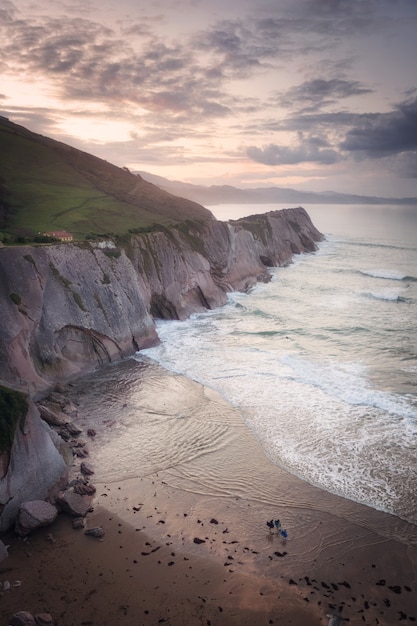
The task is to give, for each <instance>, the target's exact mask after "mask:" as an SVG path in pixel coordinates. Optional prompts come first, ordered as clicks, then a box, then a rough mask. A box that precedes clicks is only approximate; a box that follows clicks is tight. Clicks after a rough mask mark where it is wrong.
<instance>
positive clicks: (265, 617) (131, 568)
mask: <svg viewBox="0 0 417 626" xmlns="http://www.w3.org/2000/svg"><path fill="white" fill-rule="evenodd" d="M122 367H123V368H125V370H126V372H127V373H128V374H129V376H130V379H129V380H131V381H132V382H131V384H130V386H129V387H128V389H127V391H126V392H125V393H124V394H123V399H124V401H123V403H122V402H121V401H120V398H116V400H115V405H114V406H116V407H117V406H118V404H117V403H119V404H120V415H116V414H115V416H114V417H115V419H114V420H113V421H109V418H108V413H107V414H105V415H104V414H103V415H100V411H99V410H97V413H96V414H94V413H93V412H92V411H91V407H90V408H89V406H87V405H84V404H83V393H84V391H85V389H86V388H87V387H91V385H92V382H91V380H88V379H87V380H85V381H82V382H81V383H80V384H79V385H78V384H77V385H75V386H73V387H71V394H72V399H73V400H78V404H79V418H78V420H77V421H78V423H79V424H80V425H81V427H82V428H84V429H86V428H87V427H94V428H95V430H96V431H97V437H96V438H95V439H94V441H92V442H91V445H90V458H89V463H90V464H91V465H93V466H94V467H95V470H96V474H95V475H94V476H93V477H92V482H93V483H94V485H95V486H96V488H97V493H96V497H95V499H94V511H93V512H92V513H91V514H89V515H88V516H87V520H86V527H88V528H92V527H95V526H102V527H103V529H104V530H105V536H104V537H103V539H102V540H99V539H96V538H94V537H90V536H86V535H85V534H84V532H83V531H82V530H74V529H73V528H72V527H71V521H70V519H69V518H68V517H67V516H65V515H61V516H59V518H58V521H57V522H56V523H55V524H54V526H52V527H50V528H45V529H41V530H39V531H37V532H36V533H34V534H33V535H31V536H30V537H29V538H28V539H27V540H26V541H22V540H19V539H17V538H16V537H15V536H14V535H13V533H11V532H10V533H8V534H7V535H6V536H5V537H3V541H4V542H5V543H6V544H9V545H10V548H9V557H8V559H6V560H5V561H3V562H2V563H1V564H0V581H1V582H4V581H5V580H8V581H9V582H10V585H11V588H10V590H9V591H5V592H3V593H2V595H1V597H0V618H1V623H2V624H6V625H7V624H8V618H9V617H10V616H11V615H12V614H13V613H15V612H16V611H18V610H27V611H30V612H32V613H33V614H36V613H44V612H48V613H50V614H51V615H52V616H53V618H54V619H55V623H56V625H58V626H83V625H85V626H87V625H94V626H100V625H103V626H104V625H115V624H126V625H132V626H139V625H141V624H143V625H153V624H168V625H172V626H184V625H197V624H205V625H209V624H211V625H219V626H222V625H234V624H236V625H243V626H245V625H249V624H251V625H253V624H256V625H258V624H259V625H261V624H281V625H286V624H288V625H290V624H292V625H294V626H316V625H317V626H318V625H321V624H328V622H329V619H330V617H329V616H331V615H337V616H339V617H340V618H342V619H343V620H345V621H346V623H349V624H351V625H352V626H354V625H359V624H380V625H383V626H391V625H393V624H398V623H401V624H411V623H415V622H416V621H417V600H416V597H417V595H416V592H417V533H416V528H415V527H414V526H412V525H409V524H407V523H406V522H402V521H401V520H399V519H398V518H395V517H393V516H390V515H388V514H385V513H382V512H378V511H375V510H373V509H370V508H368V507H365V506H362V505H359V504H355V503H353V502H350V501H347V500H345V499H343V498H339V497H337V496H333V495H331V494H328V493H326V492H324V491H322V490H319V489H317V488H315V487H313V486H311V485H308V484H306V483H305V482H303V481H301V480H299V479H297V478H296V477H294V476H292V475H290V474H288V473H287V472H285V471H283V470H281V469H280V468H278V467H277V466H276V465H274V464H273V463H272V462H270V461H269V459H268V458H267V457H266V456H265V454H264V452H263V451H262V450H261V448H260V446H259V444H258V442H257V441H256V440H255V439H254V437H253V436H252V434H251V433H250V432H249V431H248V429H247V428H246V427H245V425H244V424H243V421H242V419H241V416H240V415H239V413H238V412H237V411H235V409H233V408H232V407H230V406H229V405H228V404H227V403H226V402H225V401H224V400H223V399H222V398H221V397H220V396H218V395H217V394H216V393H214V392H212V391H210V390H208V389H205V388H203V387H202V386H201V385H198V384H197V383H194V382H191V381H189V380H188V379H185V378H183V377H181V376H176V375H173V374H170V373H168V372H165V371H164V370H162V369H161V368H158V367H150V368H145V369H144V370H143V371H142V372H141V373H140V374H139V376H138V374H137V373H135V372H136V370H134V368H135V364H134V362H133V361H132V362H130V363H129V362H126V364H124V365H123V366H122ZM111 374H112V372H111V370H109V376H111ZM135 377H136V381H135ZM139 379H140V380H139ZM94 384H96V386H97V389H99V388H100V385H105V384H106V381H104V382H103V380H102V379H101V380H100V381H98V382H95V383H94ZM113 408H114V407H113ZM129 411H130V412H131V414H132V415H133V414H134V413H135V412H136V413H138V412H140V414H141V416H142V418H143V421H142V422H140V424H139V425H138V427H140V428H141V429H142V430H143V441H142V444H143V446H142V448H143V449H141V452H140V454H141V455H142V456H140V455H139V453H138V452H137V451H136V452H135V449H134V447H133V448H132V449H130V448H129V443H128V442H129V437H130V438H132V437H133V436H134V437H137V433H136V431H134V430H133V431H132V428H129V419H130V418H128V415H129ZM126 416H127V417H126ZM119 418H120V419H119ZM100 420H101V421H100ZM208 423H210V424H211V426H210V429H211V430H210V433H209V434H208V433H207V432H206V431H205V430H204V429H205V428H206V426H205V425H206V424H208ZM146 424H149V425H150V424H151V426H146ZM149 428H152V433H151V431H150V430H149ZM151 439H152V441H151ZM207 441H208V442H209V443H208V444H207ZM123 450H125V451H126V454H125V456H123V455H121V451H123ZM164 450H165V453H164ZM138 456H139V458H138ZM134 457H136V462H137V463H136V465H135V463H134V460H133V459H134ZM124 464H126V467H125V468H124V469H123V465H124ZM112 467H113V468H114V470H112ZM78 468H79V459H78V461H76V462H75V463H74V473H75V474H77V471H78ZM276 518H279V519H280V520H281V521H282V524H283V527H285V529H286V530H287V532H288V539H287V540H285V539H284V538H283V537H282V536H280V535H279V534H277V533H276V532H275V531H274V532H270V531H269V530H268V527H267V525H266V521H267V520H270V519H276ZM18 581H19V582H18ZM341 623H344V621H342V622H341Z"/></svg>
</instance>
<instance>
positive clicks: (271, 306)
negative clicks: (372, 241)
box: [143, 241, 417, 522]
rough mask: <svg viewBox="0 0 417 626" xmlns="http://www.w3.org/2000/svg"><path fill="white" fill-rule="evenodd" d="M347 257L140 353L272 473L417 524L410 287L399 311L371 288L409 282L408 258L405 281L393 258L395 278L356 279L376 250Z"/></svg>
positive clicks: (296, 272) (291, 273)
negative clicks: (226, 405)
mask: <svg viewBox="0 0 417 626" xmlns="http://www.w3.org/2000/svg"><path fill="white" fill-rule="evenodd" d="M356 250H357V252H355V254H352V246H350V247H349V246H347V247H344V246H343V242H341V241H333V242H326V243H325V244H324V248H323V251H321V250H320V251H319V253H317V254H315V255H310V256H308V255H304V256H302V257H299V258H298V260H297V263H295V264H293V265H292V266H290V267H288V268H278V269H276V270H273V280H272V281H271V283H269V284H267V285H264V284H262V285H259V286H258V287H257V288H255V289H254V290H253V291H252V292H251V293H249V294H230V295H229V302H228V304H227V305H226V306H225V307H223V308H222V309H219V310H215V311H210V312H207V313H204V314H201V315H195V316H193V318H192V319H190V320H187V321H184V322H160V323H159V324H158V332H159V335H160V337H161V340H162V343H161V344H160V345H159V346H157V347H155V348H152V349H150V350H146V351H144V352H143V353H144V354H146V355H147V356H149V357H151V358H153V359H156V360H157V361H158V362H159V363H161V364H162V365H163V366H165V367H167V368H168V369H170V370H172V371H175V372H179V373H182V374H185V375H186V376H188V377H190V378H193V379H194V380H197V381H198V382H201V383H203V384H205V385H207V386H209V387H212V388H214V389H216V390H217V391H219V392H220V393H221V394H222V395H223V396H224V397H225V398H226V399H227V400H228V401H229V402H230V403H232V404H233V405H234V406H236V407H238V408H239V409H240V411H241V413H242V416H243V419H244V420H245V422H246V424H247V425H248V427H249V428H250V429H251V431H252V432H253V434H254V435H255V437H256V438H257V440H258V441H259V442H260V444H261V446H262V447H263V449H264V450H265V453H266V454H267V455H268V456H269V457H270V458H271V460H272V461H273V462H274V463H277V464H279V465H281V466H283V467H285V468H286V469H288V470H289V471H291V472H293V473H295V474H297V475H298V476H300V477H302V478H304V479H305V480H307V481H309V482H311V483H313V484H316V485H317V486H320V487H322V488H324V489H327V490H329V491H332V492H335V493H338V494H340V495H343V496H345V497H348V498H351V499H353V500H357V501H359V502H363V503H366V504H369V505H371V506H374V507H375V508H383V509H384V510H387V511H391V512H393V513H396V512H398V514H400V515H401V516H403V517H405V518H407V519H411V520H414V521H416V522H417V519H416V510H417V507H416V496H415V494H416V493H417V475H416V473H415V472H413V471H411V469H410V468H413V467H416V466H417V450H416V445H415V444H416V440H417V401H416V394H415V390H416V385H417V379H416V377H415V374H416V371H417V370H416V368H417V365H416V354H417V344H416V340H415V333H414V325H413V323H412V322H411V321H410V320H413V319H414V318H415V315H416V314H417V312H416V310H415V307H416V302H417V286H416V283H411V284H410V286H409V287H407V296H409V298H408V302H407V306H399V307H397V306H388V305H387V306H384V303H383V301H390V300H392V301H397V302H398V301H401V298H402V294H403V293H404V290H405V287H404V289H403V288H402V287H401V288H398V287H396V288H395V287H393V286H389V288H384V289H381V290H376V289H374V288H373V287H372V286H371V283H372V282H373V279H374V278H380V277H382V278H385V279H388V278H389V279H394V280H401V279H402V278H403V277H404V276H408V275H410V274H411V273H412V272H411V268H413V267H415V265H416V261H417V253H415V252H413V251H412V250H411V249H410V250H409V251H408V252H407V254H409V255H412V254H414V255H415V256H414V257H413V256H411V257H410V258H409V259H408V258H407V259H405V260H404V259H402V267H405V270H406V272H405V273H404V272H403V270H402V269H401V270H399V269H398V270H397V269H395V258H394V257H392V258H389V259H388V261H390V263H391V265H392V269H389V270H369V271H366V272H364V271H363V270H361V269H360V268H361V267H366V266H368V267H369V264H370V262H372V261H373V260H375V257H376V255H377V254H378V247H374V248H372V250H371V251H370V248H369V247H367V246H358V247H357V248H356ZM393 250H394V249H393ZM391 252H392V251H391ZM394 252H395V253H396V251H393V252H392V254H394ZM387 254H388V252H387V251H386V250H384V251H383V258H382V257H381V260H382V262H383V261H384V259H385V260H387V259H386V255H387ZM381 255H382V253H381ZM407 263H408V265H407ZM364 280H367V281H368V285H367V289H366V291H364V289H363V281H364ZM405 364H406V365H405ZM376 381H378V382H376ZM396 385H397V387H396ZM404 389H406V390H409V393H407V392H405V391H404Z"/></svg>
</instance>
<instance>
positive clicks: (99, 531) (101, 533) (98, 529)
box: [84, 526, 105, 539]
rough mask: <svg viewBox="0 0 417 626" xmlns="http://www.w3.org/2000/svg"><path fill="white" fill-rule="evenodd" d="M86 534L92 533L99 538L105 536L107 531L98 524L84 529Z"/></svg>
mask: <svg viewBox="0 0 417 626" xmlns="http://www.w3.org/2000/svg"><path fill="white" fill-rule="evenodd" d="M84 535H90V536H91V537H96V538H97V539H99V538H100V537H104V535H105V532H104V529H103V528H102V527H101V526H96V527H95V528H89V529H88V530H85V531H84Z"/></svg>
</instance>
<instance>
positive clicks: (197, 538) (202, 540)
mask: <svg viewBox="0 0 417 626" xmlns="http://www.w3.org/2000/svg"><path fill="white" fill-rule="evenodd" d="M193 541H194V543H206V540H205V539H200V538H199V537H194V539H193Z"/></svg>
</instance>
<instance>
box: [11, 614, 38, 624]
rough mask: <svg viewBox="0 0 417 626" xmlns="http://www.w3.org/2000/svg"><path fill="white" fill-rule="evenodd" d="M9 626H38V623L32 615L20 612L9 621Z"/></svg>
mask: <svg viewBox="0 0 417 626" xmlns="http://www.w3.org/2000/svg"><path fill="white" fill-rule="evenodd" d="M9 626H36V622H35V618H34V617H33V615H32V613H28V611H19V612H18V613H15V614H14V615H12V617H11V618H10V619H9Z"/></svg>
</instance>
